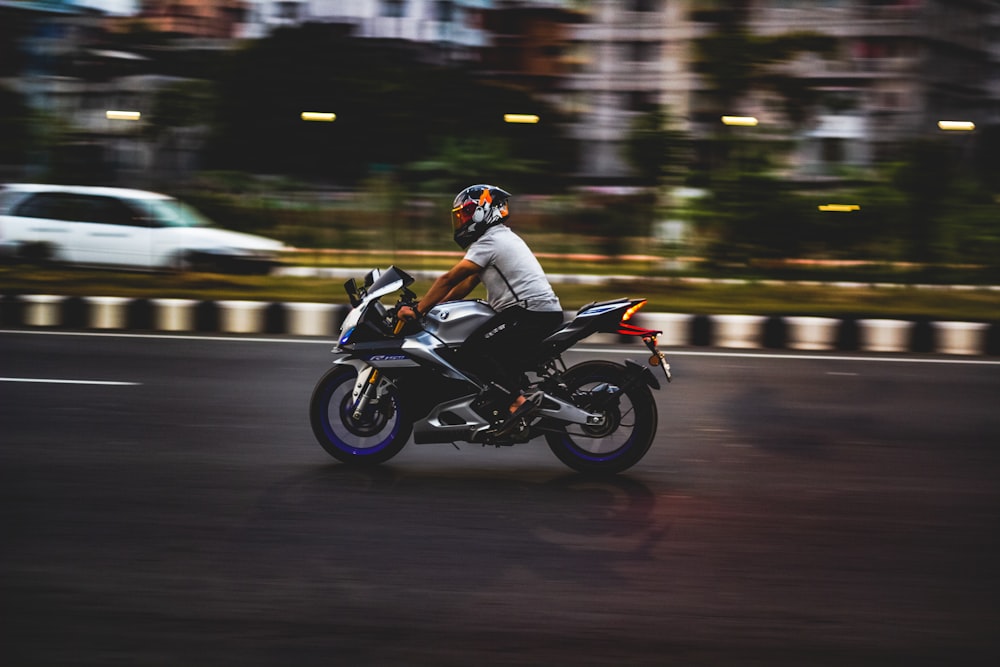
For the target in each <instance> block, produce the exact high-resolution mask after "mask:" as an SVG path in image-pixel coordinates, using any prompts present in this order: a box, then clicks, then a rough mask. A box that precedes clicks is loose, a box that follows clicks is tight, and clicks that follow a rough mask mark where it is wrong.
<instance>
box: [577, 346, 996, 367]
mask: <svg viewBox="0 0 1000 667" xmlns="http://www.w3.org/2000/svg"><path fill="white" fill-rule="evenodd" d="M660 349H661V350H663V351H664V352H666V354H667V363H669V362H670V358H671V357H729V358H735V359H790V360H792V361H797V360H798V361H870V362H873V363H883V362H884V363H897V364H957V365H968V366H1000V359H952V358H942V357H933V358H924V357H877V356H871V357H861V356H857V355H847V354H800V353H797V352H795V351H792V350H790V351H789V352H788V353H787V354H775V353H773V352H723V351H714V352H713V351H708V350H706V351H704V352H701V351H695V350H671V349H670V348H669V347H667V348H664V347H661V348H660ZM571 351H572V352H587V353H594V354H600V353H604V354H626V355H627V354H632V355H639V356H640V357H642V356H648V355H649V352H648V351H646V349H645V348H639V347H634V348H624V347H593V348H590V347H576V348H573V349H572V350H571ZM873 354H874V353H873Z"/></svg>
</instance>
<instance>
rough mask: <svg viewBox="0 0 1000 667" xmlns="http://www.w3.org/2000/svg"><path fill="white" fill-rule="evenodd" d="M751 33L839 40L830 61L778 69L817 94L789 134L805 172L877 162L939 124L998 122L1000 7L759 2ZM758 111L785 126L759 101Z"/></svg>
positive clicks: (964, 2)
mask: <svg viewBox="0 0 1000 667" xmlns="http://www.w3.org/2000/svg"><path fill="white" fill-rule="evenodd" d="M749 25H750V28H751V30H752V32H753V33H755V34H759V35H774V34H780V33H792V32H803V31H813V32H818V33H822V34H824V35H828V36H832V37H834V38H835V39H836V47H835V50H834V52H833V53H832V54H831V55H829V56H827V57H822V58H821V57H816V56H803V57H800V58H798V59H796V60H794V61H792V62H788V63H785V64H784V65H783V68H784V70H785V71H786V72H789V73H791V74H794V75H795V76H797V77H800V78H801V79H803V80H804V81H806V82H807V83H808V86H809V88H810V89H811V90H812V91H814V92H815V93H816V95H815V99H816V103H815V107H814V109H813V110H812V111H813V113H812V115H811V117H810V119H809V122H808V123H807V124H806V125H805V126H804V127H801V128H790V129H791V130H792V131H794V132H795V134H796V135H797V138H798V139H799V140H800V142H801V145H800V151H799V157H800V163H801V169H802V170H803V171H804V172H806V173H816V174H831V173H836V171H837V169H838V168H839V167H841V166H845V165H846V166H867V165H870V164H872V163H873V162H879V161H882V160H884V159H887V158H889V157H891V154H892V150H893V148H894V147H895V146H896V145H898V144H899V142H901V141H903V140H905V139H909V138H915V137H926V136H930V135H933V134H938V133H940V130H939V129H938V126H937V123H938V121H939V120H968V121H972V122H974V123H975V124H976V126H978V127H987V126H989V125H995V124H996V123H997V122H998V121H1000V96H998V90H997V82H998V81H1000V54H998V51H997V49H998V47H1000V39H998V36H1000V33H998V29H1000V3H998V2H995V1H993V0H840V1H839V2H811V3H788V2H781V1H779V0H758V1H757V2H754V3H753V8H752V12H751V14H750V22H749ZM756 108H757V109H759V110H760V112H761V114H762V115H763V116H764V117H765V118H766V119H768V120H771V119H773V120H775V121H776V122H781V121H782V120H785V126H786V127H788V123H787V119H781V118H780V116H779V117H775V116H777V114H775V113H774V110H773V107H768V106H767V104H766V102H764V103H762V100H761V99H760V98H759V97H758V99H757V100H756Z"/></svg>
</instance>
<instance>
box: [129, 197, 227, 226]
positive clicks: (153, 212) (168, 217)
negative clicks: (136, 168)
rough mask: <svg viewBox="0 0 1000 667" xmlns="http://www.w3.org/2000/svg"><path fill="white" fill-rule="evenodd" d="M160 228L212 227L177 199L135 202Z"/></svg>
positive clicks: (199, 214)
mask: <svg viewBox="0 0 1000 667" xmlns="http://www.w3.org/2000/svg"><path fill="white" fill-rule="evenodd" d="M137 203H138V204H139V205H140V206H142V207H143V208H144V209H145V210H146V213H148V214H149V216H150V217H151V218H152V219H153V220H156V222H157V223H159V225H160V226H162V227H213V226H214V225H213V224H212V221H211V220H209V219H208V218H206V217H205V216H203V215H202V214H201V213H199V212H198V211H196V210H195V209H193V208H191V207H190V206H188V205H187V204H185V203H184V202H181V201H178V200H177V199H140V200H138V202H137Z"/></svg>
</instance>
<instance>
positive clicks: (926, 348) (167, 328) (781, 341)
mask: <svg viewBox="0 0 1000 667" xmlns="http://www.w3.org/2000/svg"><path fill="white" fill-rule="evenodd" d="M347 311H348V308H347V306H346V305H343V304H330V303H297V302H283V303H270V302H266V301H236V300H233V301H199V300H194V299H133V298H127V297H110V296H90V297H67V296H58V295H48V294H22V295H6V296H0V326H4V327H14V328H28V329H68V330H80V329H83V330H98V331H149V332H173V333H183V332H190V333H228V334H275V335H279V334H281V335H294V336H319V337H327V338H332V337H335V336H336V335H337V333H338V332H339V330H340V325H341V323H342V322H343V319H344V316H345V315H346V314H347ZM571 315H572V313H569V312H568V313H567V317H569V316H571ZM632 322H633V323H634V324H637V325H638V326H642V327H647V328H650V329H659V330H662V331H663V334H662V335H661V336H660V344H661V345H662V346H664V347H688V346H694V347H720V348H736V349H791V350H840V351H861V352H916V353H938V354H952V355H1000V321H980V322H952V321H936V320H931V319H926V318H923V319H911V320H901V319H863V318H828V317H789V316H767V315H691V314H683V313H647V312H643V313H639V314H638V315H636V316H635V318H633V320H632ZM585 342H590V343H628V342H633V343H634V342H637V341H636V339H635V338H634V337H629V336H617V335H613V334H611V335H609V334H600V335H598V336H592V337H590V338H588V339H587V341H585Z"/></svg>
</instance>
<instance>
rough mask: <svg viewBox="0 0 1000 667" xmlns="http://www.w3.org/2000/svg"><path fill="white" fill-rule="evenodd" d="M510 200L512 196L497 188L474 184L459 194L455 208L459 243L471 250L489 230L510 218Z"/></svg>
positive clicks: (452, 215)
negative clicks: (476, 241) (477, 240)
mask: <svg viewBox="0 0 1000 667" xmlns="http://www.w3.org/2000/svg"><path fill="white" fill-rule="evenodd" d="M508 199H510V193H509V192H507V191H505V190H501V189H500V188H498V187H497V186H495V185H486V184H479V185H470V186H469V187H467V188H465V189H464V190H462V191H461V192H459V193H458V196H457V197H455V203H454V204H452V207H451V226H452V228H453V229H454V230H455V243H457V244H458V245H459V246H460V247H462V248H463V249H464V248H468V247H469V246H470V245H472V242H473V241H475V240H476V239H478V238H479V237H480V236H482V235H483V234H484V233H485V232H486V230H487V229H488V228H490V227H492V226H493V225H495V224H498V223H500V222H502V221H503V220H504V218H506V217H507V215H508V210H507V200H508Z"/></svg>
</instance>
